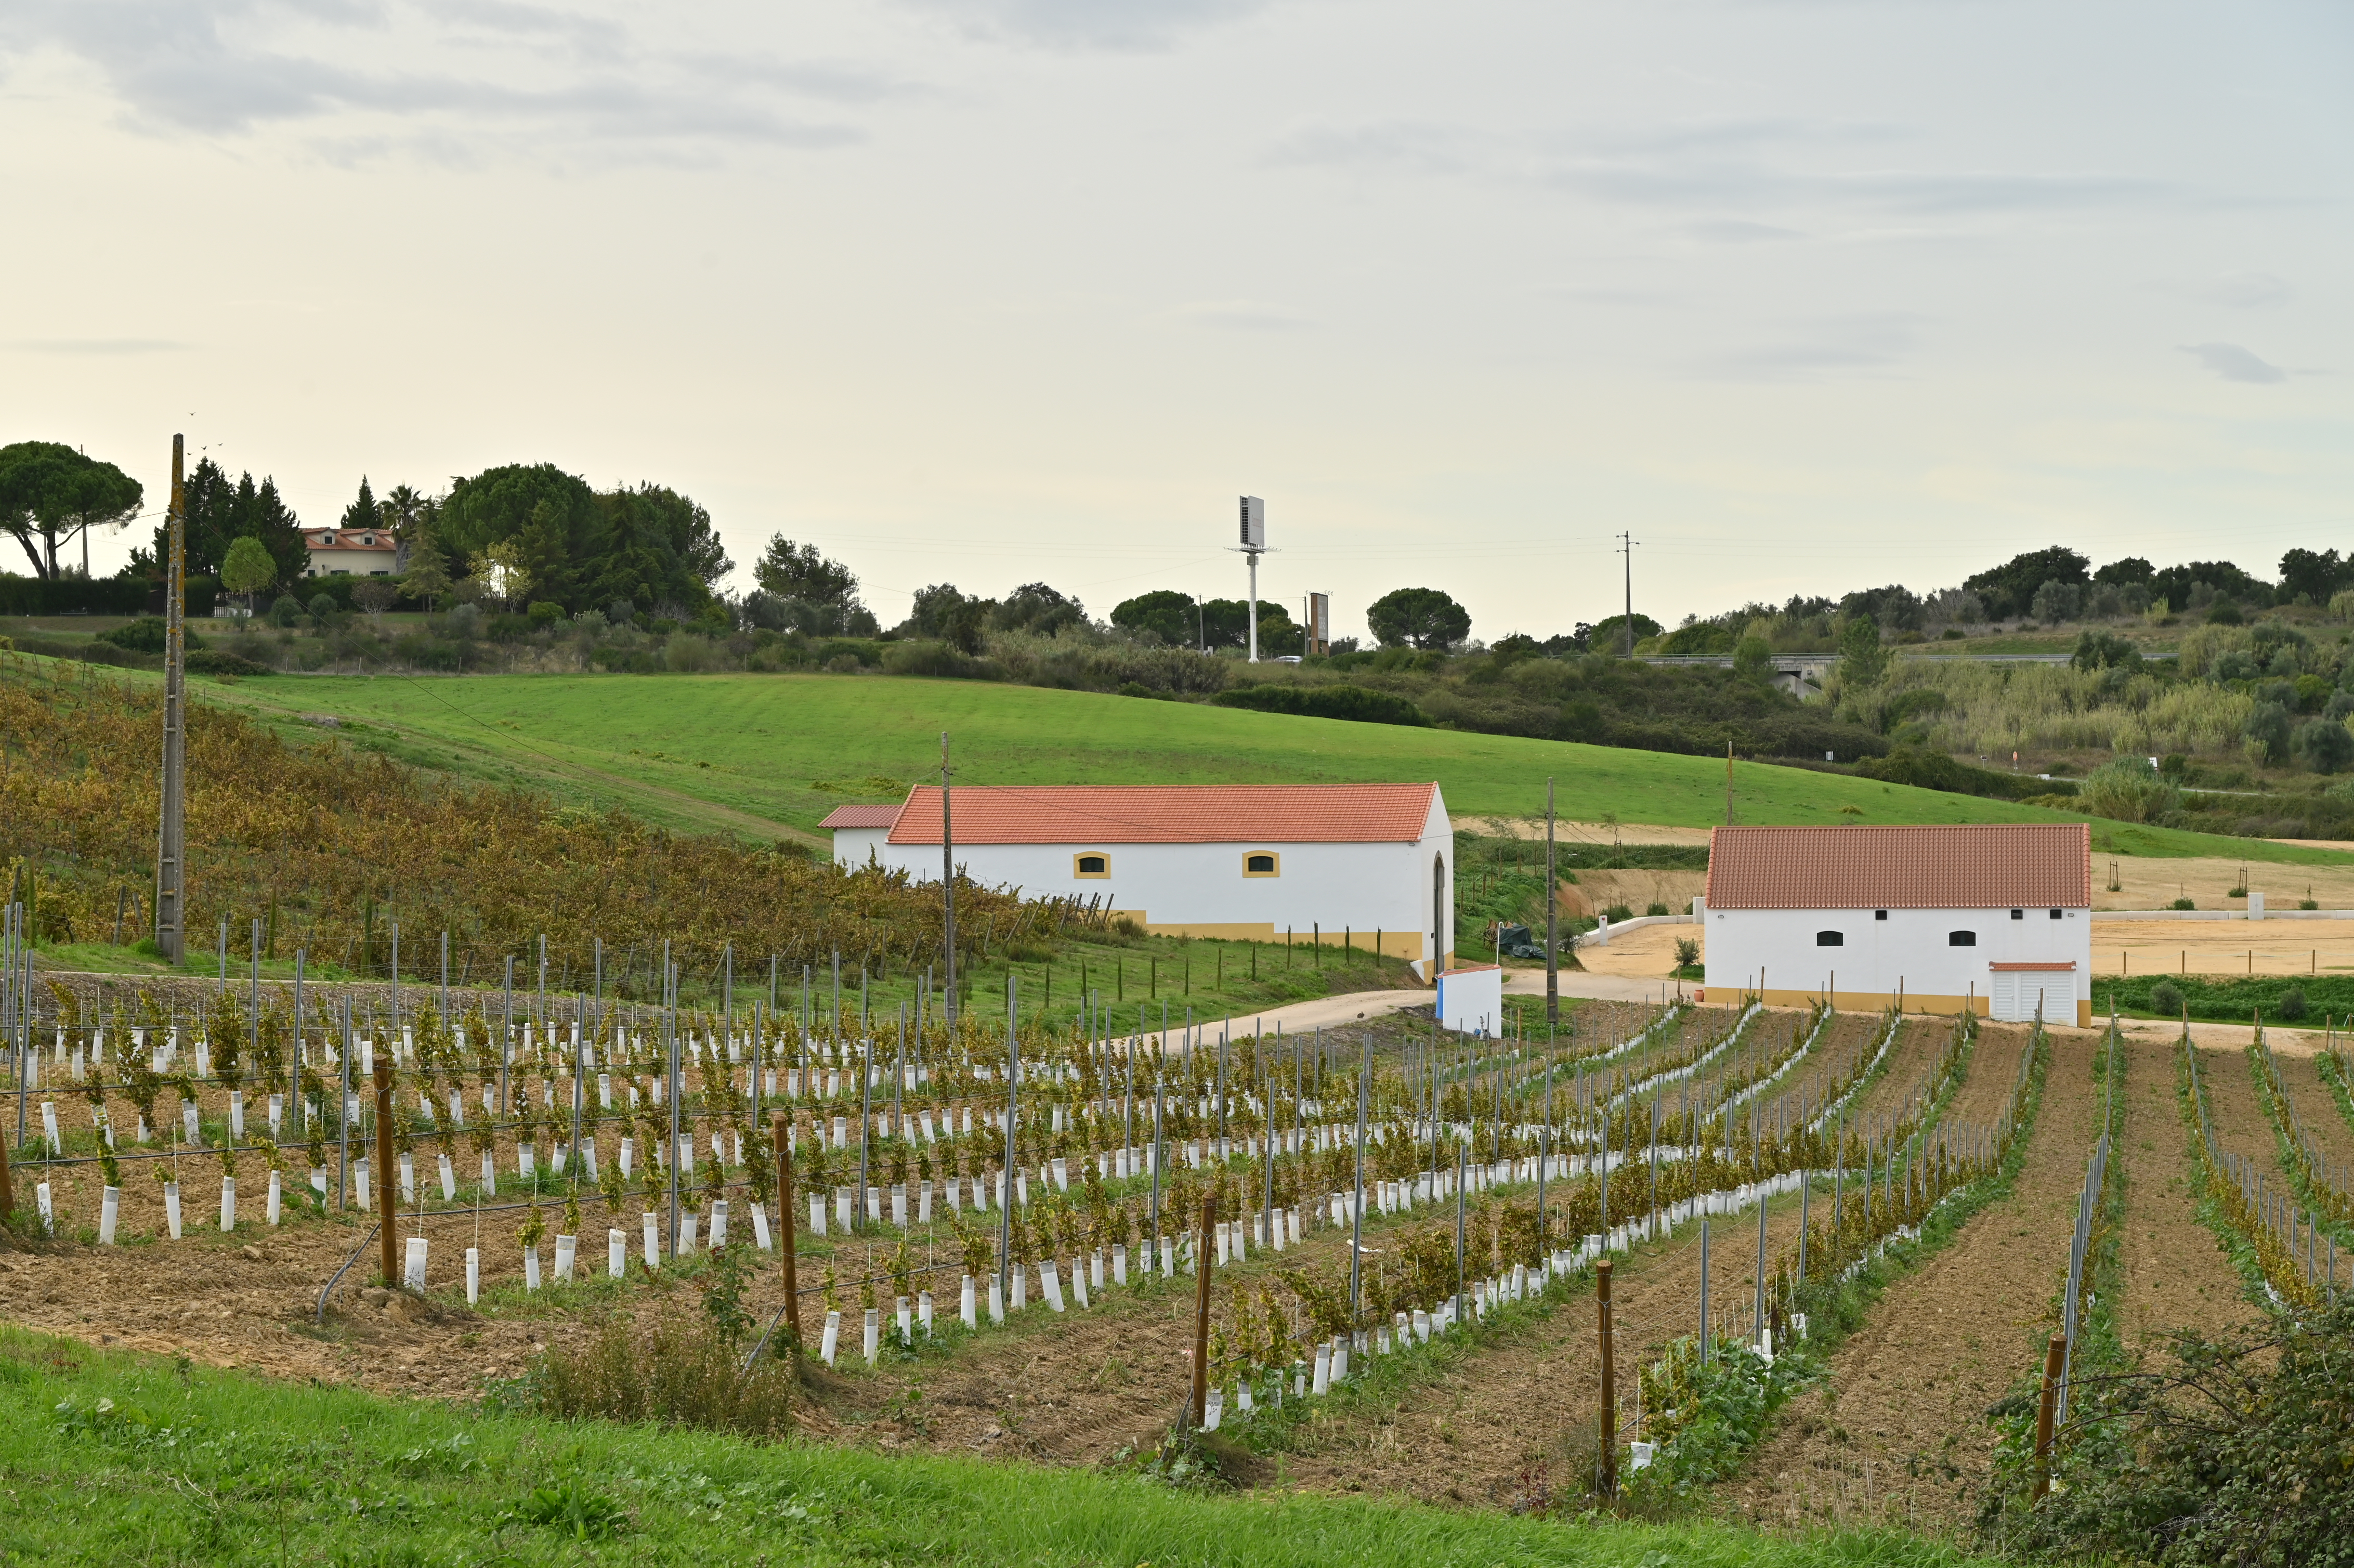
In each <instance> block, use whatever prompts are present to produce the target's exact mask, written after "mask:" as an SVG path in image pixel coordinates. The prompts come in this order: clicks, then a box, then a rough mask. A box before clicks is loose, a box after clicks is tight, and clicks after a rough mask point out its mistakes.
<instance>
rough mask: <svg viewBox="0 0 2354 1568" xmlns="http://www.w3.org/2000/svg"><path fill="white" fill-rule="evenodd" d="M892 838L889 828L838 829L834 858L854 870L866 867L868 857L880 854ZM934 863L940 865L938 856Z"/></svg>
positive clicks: (935, 856)
mask: <svg viewBox="0 0 2354 1568" xmlns="http://www.w3.org/2000/svg"><path fill="white" fill-rule="evenodd" d="M890 836H891V830H890V829H888V828H836V829H834V830H833V858H834V859H835V860H836V861H838V862H839V863H842V864H843V865H846V866H851V867H857V866H862V865H864V864H865V863H866V857H867V855H868V854H870V853H879V852H880V851H881V850H882V849H883V848H884V847H885V846H884V843H883V841H884V840H885V839H886V838H888V837H890ZM932 863H933V864H934V865H938V863H939V857H938V855H934V856H933V857H932Z"/></svg>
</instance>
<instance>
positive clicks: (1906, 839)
mask: <svg viewBox="0 0 2354 1568" xmlns="http://www.w3.org/2000/svg"><path fill="white" fill-rule="evenodd" d="M2092 853H2093V830H2092V828H2091V826H2090V825H2089V824H2087V823H2084V822H2050V823H2045V822H2004V823H1995V824H1988V825H1985V826H1970V827H1963V826H1956V827H1889V828H1882V827H1861V826H1858V827H1838V828H1716V829H1713V830H1712V831H1711V832H1710V833H1709V851H1708V906H1709V907H1710V908H1711V909H2089V908H2091V907H2092V905H2093V862H2092Z"/></svg>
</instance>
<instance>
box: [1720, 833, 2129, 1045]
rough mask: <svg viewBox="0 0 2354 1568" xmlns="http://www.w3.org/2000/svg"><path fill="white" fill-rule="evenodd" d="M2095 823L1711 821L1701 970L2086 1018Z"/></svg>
mask: <svg viewBox="0 0 2354 1568" xmlns="http://www.w3.org/2000/svg"><path fill="white" fill-rule="evenodd" d="M2092 907H2093V871H2092V829H2091V828H2090V826H2088V825H2087V824H2085V823H2083V822H2051V823H2043V822H2004V823H1992V824H1986V825H1972V826H1944V827H1862V826H1854V827H1824V828H1802V827H1787V828H1741V827H1734V828H1718V829H1715V830H1714V831H1713V832H1711V833H1710V835H1709V856H1708V895H1707V897H1706V899H1705V900H1704V901H1703V903H1702V906H1701V909H1702V914H1703V916H1705V927H1706V932H1707V936H1706V951H1705V954H1704V961H1705V963H1706V965H1707V972H1708V983H1709V984H1710V985H1711V986H1712V987H1716V986H1721V987H1723V988H1724V989H1725V990H1727V991H1762V992H1763V993H1764V997H1765V1001H1767V1002H1769V1003H1772V1004H1775V1005H1779V1006H1795V1005H1803V1004H1805V1003H1806V1002H1808V1001H1812V1000H1815V999H1817V998H1819V997H1823V996H1826V995H1833V996H1834V998H1835V1001H1837V1003H1838V1005H1840V1006H1841V1007H1854V1008H1877V1007H1886V1006H1888V1005H1889V1004H1891V1003H1892V1002H1894V1001H1897V1000H1898V999H1899V998H1900V997H1901V998H1902V999H1903V1005H1904V1007H1905V1009H1906V1010H1907V1011H1908V1012H1961V1011H1962V1009H1963V1008H1964V1007H1966V1006H1967V1007H1974V1008H1975V1009H1976V1010H1977V1011H1978V1012H1979V1013H1981V1014H1983V1015H1985V1016H1988V1017H1992V1018H1998V1019H2013V1020H2023V1019H2030V1018H2033V1017H2034V1016H2035V1014H2036V1010H2037V1008H2038V1007H2039V1006H2040V1007H2041V1009H2042V1013H2043V1017H2044V1018H2045V1019H2046V1020H2047V1021H2049V1022H2057V1023H2070V1022H2073V1023H2075V1024H2077V1025H2079V1026H2082V1027H2089V1026H2090V1025H2091V1023H2092V1007H2093V1000H2092V968H2093V921H2092Z"/></svg>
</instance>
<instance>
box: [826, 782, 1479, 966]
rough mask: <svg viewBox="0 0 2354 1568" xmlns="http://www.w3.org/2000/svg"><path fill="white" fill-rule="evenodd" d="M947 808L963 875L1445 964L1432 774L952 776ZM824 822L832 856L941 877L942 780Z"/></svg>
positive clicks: (1449, 908)
mask: <svg viewBox="0 0 2354 1568" xmlns="http://www.w3.org/2000/svg"><path fill="white" fill-rule="evenodd" d="M948 811H949V818H950V821H951V824H952V828H953V836H954V839H955V844H956V851H955V853H956V860H957V865H958V868H959V869H960V871H961V872H962V874H965V875H967V876H970V877H971V878H972V879H973V880H975V881H977V882H981V883H984V884H987V885H991V886H1012V887H1017V888H1019V889H1020V890H1021V891H1022V893H1023V895H1025V896H1028V897H1034V898H1038V897H1054V896H1066V897H1069V896H1076V897H1078V898H1082V899H1100V900H1101V901H1102V904H1103V906H1108V908H1110V909H1111V910H1112V911H1113V913H1115V914H1117V915H1125V916H1129V918H1131V919H1133V920H1135V921H1136V922H1137V923H1138V924H1139V925H1140V926H1142V927H1144V928H1145V929H1146V930H1148V931H1150V932H1152V933H1154V934H1155V935H1165V936H1186V937H1216V938H1227V939H1229V940H1236V941H1241V940H1254V941H1261V942H1269V941H1280V940H1284V939H1286V938H1288V939H1290V940H1292V941H1295V942H1299V943H1307V942H1310V941H1321V942H1323V943H1325V944H1327V945H1328V946H1331V947H1338V946H1340V945H1341V943H1342V942H1344V941H1346V942H1348V943H1351V944H1352V945H1354V946H1356V947H1359V948H1372V947H1373V946H1374V945H1375V944H1376V943H1378V944H1379V946H1380V948H1381V950H1382V951H1383V952H1384V953H1386V954H1388V955H1389V956H1390V957H1392V958H1396V959H1406V960H1408V961H1409V962H1411V963H1413V964H1414V965H1415V967H1416V973H1418V974H1419V975H1420V976H1421V977H1422V978H1423V979H1424V980H1430V979H1431V978H1432V977H1433V975H1434V973H1435V972H1436V970H1437V969H1443V968H1445V967H1447V965H1448V964H1449V963H1451V962H1452V961H1453V959H1454V947H1455V875H1454V871H1455V840H1454V830H1453V826H1452V824H1451V823H1450V822H1449V821H1448V820H1447V804H1446V801H1445V800H1443V799H1441V797H1440V795H1439V790H1438V786H1437V784H1435V783H1431V784H1214V785H1199V786H1182V785H1138V786H1117V785H1038V786H1003V785H958V786H957V787H956V788H955V789H952V790H950V791H949V800H948ZM866 812H881V813H886V814H887V816H888V821H887V822H886V823H885V826H884V827H883V829H882V830H881V831H879V832H878V831H877V830H876V829H875V828H874V827H873V826H872V825H871V823H870V819H869V818H867V817H866V816H864V814H863V813H866ZM854 813H858V814H855V815H854ZM824 825H825V826H827V827H829V828H832V830H833V834H834V855H835V858H836V859H837V860H841V861H843V862H845V863H864V862H865V860H866V859H867V856H868V855H869V854H870V853H871V854H872V855H873V856H874V857H875V860H877V861H878V862H880V863H882V864H884V865H887V866H894V867H899V868H903V869H905V870H906V871H907V873H908V874H910V875H912V876H913V877H915V878H916V879H917V880H918V881H927V880H928V881H937V880H938V877H939V874H940V838H941V831H942V828H941V800H940V791H939V789H938V787H937V786H931V785H926V786H923V787H921V788H918V789H913V790H911V791H909V793H908V795H907V800H903V801H901V802H900V803H899V804H898V805H897V806H881V807H848V806H845V807H843V808H842V809H841V810H837V811H835V812H834V813H833V814H832V816H830V817H828V818H827V819H826V820H825V824H824ZM1434 957H1436V958H1437V960H1438V961H1437V964H1436V965H1433V964H1432V962H1431V959H1433V958H1434Z"/></svg>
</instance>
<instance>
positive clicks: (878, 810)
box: [818, 806, 899, 828]
mask: <svg viewBox="0 0 2354 1568" xmlns="http://www.w3.org/2000/svg"><path fill="white" fill-rule="evenodd" d="M898 816H899V808H898V807H896V806H836V807H835V808H834V809H833V810H831V811H828V812H827V813H826V814H825V821H822V822H820V823H819V824H818V826H819V827H821V828H887V827H889V826H890V825H891V824H892V823H893V822H894V821H897V820H898Z"/></svg>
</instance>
